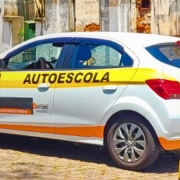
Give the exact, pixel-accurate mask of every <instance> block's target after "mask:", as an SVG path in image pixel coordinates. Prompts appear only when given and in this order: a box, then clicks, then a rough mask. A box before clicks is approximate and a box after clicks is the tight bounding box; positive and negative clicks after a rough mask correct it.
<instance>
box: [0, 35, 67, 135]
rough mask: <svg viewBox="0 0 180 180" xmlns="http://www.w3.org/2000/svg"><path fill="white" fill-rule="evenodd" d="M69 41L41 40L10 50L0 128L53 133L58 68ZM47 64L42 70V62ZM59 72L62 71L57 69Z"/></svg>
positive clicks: (3, 77) (3, 76)
mask: <svg viewBox="0 0 180 180" xmlns="http://www.w3.org/2000/svg"><path fill="white" fill-rule="evenodd" d="M69 41H70V39H69V38H53V39H45V40H38V41H35V42H33V43H29V44H26V45H24V46H21V47H19V48H18V49H15V50H13V51H11V52H10V53H9V54H7V55H6V57H5V58H4V59H3V61H4V62H5V63H6V65H7V67H6V68H5V69H4V70H3V71H2V72H1V82H2V83H3V90H4V92H3V94H4V96H2V95H1V97H0V113H1V119H0V128H1V129H7V130H8V129H9V130H13V132H15V131H14V130H16V131H17V130H18V133H20V131H23V134H26V133H27V134H30V133H34V132H40V133H54V109H53V108H54V87H55V83H56V81H57V77H58V75H57V67H58V69H60V68H61V67H62V62H63V60H64V57H65V55H66V51H67V49H68V46H69V45H68V42H69ZM42 58H43V59H44V60H45V61H46V62H47V63H46V64H45V65H46V66H47V67H46V68H45V67H43V66H42V64H41V62H44V61H41V59H42ZM58 71H59V70H58Z"/></svg>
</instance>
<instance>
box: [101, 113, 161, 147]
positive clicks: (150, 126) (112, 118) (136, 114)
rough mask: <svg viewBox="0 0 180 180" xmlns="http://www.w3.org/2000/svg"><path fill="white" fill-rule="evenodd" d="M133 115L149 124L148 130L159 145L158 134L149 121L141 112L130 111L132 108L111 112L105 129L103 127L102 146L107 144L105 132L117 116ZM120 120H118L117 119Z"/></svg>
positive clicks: (106, 132) (115, 120)
mask: <svg viewBox="0 0 180 180" xmlns="http://www.w3.org/2000/svg"><path fill="white" fill-rule="evenodd" d="M127 114H128V115H131V116H133V115H135V116H139V117H140V118H143V119H144V121H145V123H147V125H148V126H149V128H150V130H151V131H152V135H153V136H154V137H155V138H156V139H157V141H158V143H159V145H160V142H159V140H158V136H157V134H156V132H155V130H154V128H153V126H152V125H151V124H150V122H149V121H148V120H147V119H146V118H145V117H144V116H142V115H141V114H139V113H137V112H135V111H132V110H122V111H118V112H116V113H115V114H113V115H112V116H111V117H110V118H109V119H108V121H107V123H106V125H105V129H104V135H103V136H104V141H103V144H104V146H106V145H107V134H108V131H109V129H110V127H111V126H112V125H113V124H114V123H115V122H117V118H118V117H122V116H125V115H127ZM119 121H120V120H119Z"/></svg>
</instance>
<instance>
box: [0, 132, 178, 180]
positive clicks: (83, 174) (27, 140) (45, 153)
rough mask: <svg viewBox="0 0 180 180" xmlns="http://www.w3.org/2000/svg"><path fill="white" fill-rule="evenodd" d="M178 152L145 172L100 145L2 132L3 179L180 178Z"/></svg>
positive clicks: (166, 154)
mask: <svg viewBox="0 0 180 180" xmlns="http://www.w3.org/2000/svg"><path fill="white" fill-rule="evenodd" d="M177 171H178V152H162V153H161V154H160V156H159V158H158V160H157V161H156V163H155V164H154V165H152V166H151V167H150V168H148V169H146V170H144V171H143V172H132V171H125V170H122V169H119V168H117V167H116V166H115V164H114V163H113V161H112V160H111V158H110V157H109V154H108V152H105V151H101V150H100V148H99V147H98V146H92V145H84V144H82V145H75V144H74V143H70V142H63V141H57V140H48V139H39V138H31V137H20V136H12V135H4V134H0V180H41V179H45V180H97V179H98V180H101V179H102V180H178V173H177Z"/></svg>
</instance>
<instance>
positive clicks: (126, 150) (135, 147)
mask: <svg viewBox="0 0 180 180" xmlns="http://www.w3.org/2000/svg"><path fill="white" fill-rule="evenodd" d="M113 146H114V150H115V152H116V154H117V155H118V156H119V158H120V159H122V160H123V161H125V162H135V161H138V160H139V159H140V158H141V157H142V156H143V154H144V152H145V148H146V139H145V135H144V133H143V131H142V130H141V128H140V127H138V126H137V125H135V124H133V123H124V124H121V125H120V126H119V127H118V128H117V129H116V131H115V134H114V140H113Z"/></svg>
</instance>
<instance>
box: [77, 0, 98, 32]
mask: <svg viewBox="0 0 180 180" xmlns="http://www.w3.org/2000/svg"><path fill="white" fill-rule="evenodd" d="M75 8H76V31H81V32H82V31H99V30H100V26H99V24H100V1H99V0H76V1H75Z"/></svg>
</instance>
